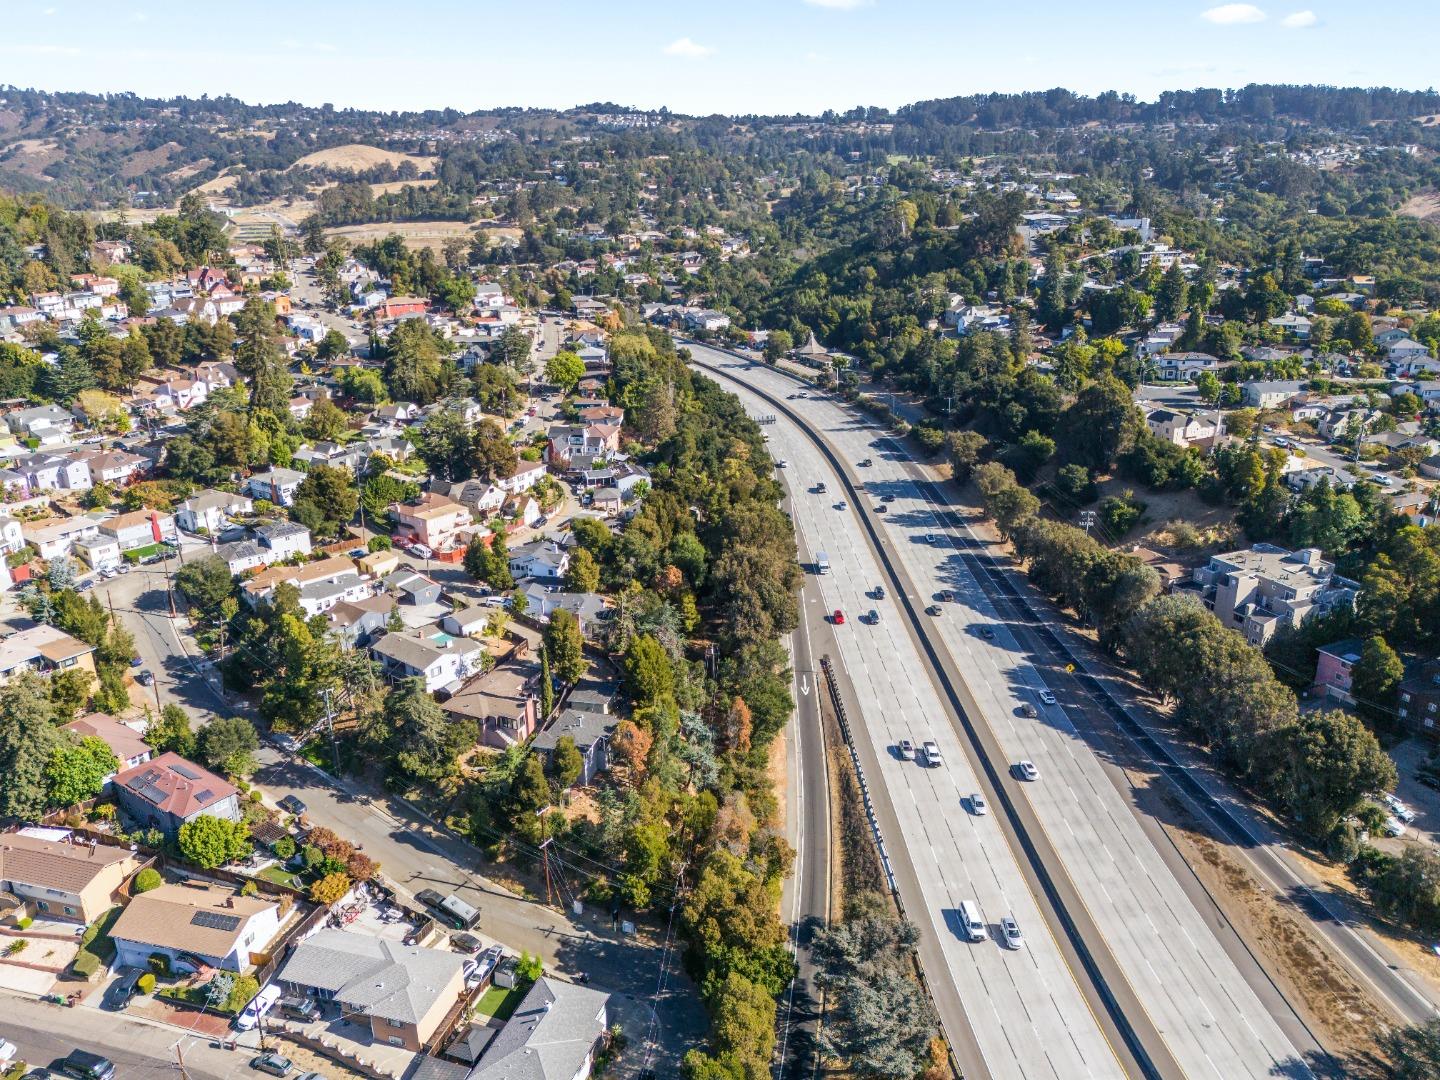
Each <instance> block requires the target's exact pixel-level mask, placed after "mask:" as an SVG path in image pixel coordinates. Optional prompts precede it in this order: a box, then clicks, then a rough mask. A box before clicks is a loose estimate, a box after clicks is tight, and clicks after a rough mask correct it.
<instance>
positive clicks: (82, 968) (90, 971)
mask: <svg viewBox="0 0 1440 1080" xmlns="http://www.w3.org/2000/svg"><path fill="white" fill-rule="evenodd" d="M70 970H71V971H73V972H74V973H75V974H76V975H79V976H80V977H81V978H82V979H88V978H90V977H91V976H92V975H94V974H95V973H96V972H97V971H99V970H100V957H98V956H96V955H95V954H94V953H93V952H90V951H89V950H87V949H81V950H80V951H79V952H78V953H76V954H75V961H74V963H72V964H71V965H70Z"/></svg>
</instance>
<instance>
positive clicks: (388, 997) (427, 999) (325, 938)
mask: <svg viewBox="0 0 1440 1080" xmlns="http://www.w3.org/2000/svg"><path fill="white" fill-rule="evenodd" d="M464 963H465V958H464V957H462V956H461V955H460V954H459V953H453V952H442V951H440V950H439V949H422V948H421V947H420V946H418V945H402V944H401V943H400V942H398V941H391V940H388V939H385V938H373V937H369V936H368V935H365V934H353V933H350V932H349V931H346V930H321V931H320V932H319V933H317V934H315V935H313V936H311V937H308V938H306V939H305V940H304V941H302V942H301V943H300V944H299V945H298V946H296V948H295V951H294V952H293V953H292V954H291V956H290V959H289V960H287V961H285V966H284V967H283V968H281V969H280V974H279V978H280V980H281V981H282V982H288V983H296V984H298V985H300V986H306V987H313V988H314V989H317V990H328V991H330V992H331V993H333V994H334V996H335V1000H337V1001H339V1002H342V1003H343V1004H345V1005H347V1006H349V1007H351V1008H353V1009H355V1010H357V1011H359V1012H365V1013H369V1014H372V1015H375V1016H383V1017H386V1018H388V1019H391V1020H400V1021H403V1022H405V1023H410V1024H418V1023H419V1022H420V1021H421V1020H423V1019H424V1018H425V1017H426V1016H427V1015H428V1014H429V1012H430V1010H431V1009H432V1008H433V1007H434V1005H435V1002H436V1001H437V1000H438V999H439V997H440V995H441V994H442V993H443V992H444V991H445V989H446V988H447V987H448V986H449V984H450V982H451V981H452V980H453V979H454V977H455V975H456V974H457V973H459V971H460V970H461V969H462V967H463V966H464Z"/></svg>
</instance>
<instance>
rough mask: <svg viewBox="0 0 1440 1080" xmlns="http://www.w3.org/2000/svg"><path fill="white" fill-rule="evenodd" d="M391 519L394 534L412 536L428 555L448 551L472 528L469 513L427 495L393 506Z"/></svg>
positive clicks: (446, 500) (458, 506)
mask: <svg viewBox="0 0 1440 1080" xmlns="http://www.w3.org/2000/svg"><path fill="white" fill-rule="evenodd" d="M390 517H391V519H392V520H393V521H394V522H395V531H396V532H397V533H411V534H413V535H414V536H415V539H416V540H417V541H418V542H419V543H422V544H424V545H425V546H426V547H428V548H429V549H430V550H431V551H449V550H451V549H452V548H454V547H456V546H457V544H458V543H460V541H461V537H460V534H461V532H462V531H468V530H469V529H470V528H471V526H472V525H473V524H474V517H473V515H472V514H471V513H470V509H469V508H468V507H466V506H462V505H461V504H460V503H457V502H454V501H453V500H451V499H448V498H446V497H445V496H444V495H437V494H436V493H435V492H433V491H430V492H426V493H425V494H424V495H422V496H421V497H420V498H419V499H418V500H417V501H415V502H413V503H392V504H391V505H390Z"/></svg>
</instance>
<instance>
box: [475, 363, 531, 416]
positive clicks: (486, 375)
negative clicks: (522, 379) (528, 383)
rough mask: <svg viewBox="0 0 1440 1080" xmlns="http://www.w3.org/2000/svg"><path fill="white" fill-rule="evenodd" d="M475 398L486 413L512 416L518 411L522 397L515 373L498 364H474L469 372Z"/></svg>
mask: <svg viewBox="0 0 1440 1080" xmlns="http://www.w3.org/2000/svg"><path fill="white" fill-rule="evenodd" d="M470 381H471V383H472V384H473V386H474V391H475V400H476V401H477V402H478V403H479V405H480V408H482V409H484V410H485V411H486V412H487V413H494V414H496V415H499V416H514V415H515V414H516V413H517V412H519V411H520V405H521V403H522V401H523V398H522V396H521V394H520V385H519V383H517V382H516V381H515V373H514V372H513V371H511V370H510V369H509V368H508V367H500V366H499V365H498V364H476V365H475V370H474V371H473V372H472V374H471V380H470Z"/></svg>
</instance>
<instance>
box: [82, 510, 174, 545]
mask: <svg viewBox="0 0 1440 1080" xmlns="http://www.w3.org/2000/svg"><path fill="white" fill-rule="evenodd" d="M100 535H101V536H109V537H112V538H113V539H114V540H115V542H116V543H117V544H119V545H120V550H121V551H134V550H136V549H137V548H143V547H149V546H151V545H152V544H159V543H163V542H165V541H167V540H171V541H173V540H175V539H177V537H178V534H177V533H176V531H175V518H174V517H172V516H171V515H170V514H162V513H160V511H158V510H132V511H130V513H128V514H117V515H115V516H114V517H112V518H111V519H110V520H108V521H102V522H101V523H100Z"/></svg>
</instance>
